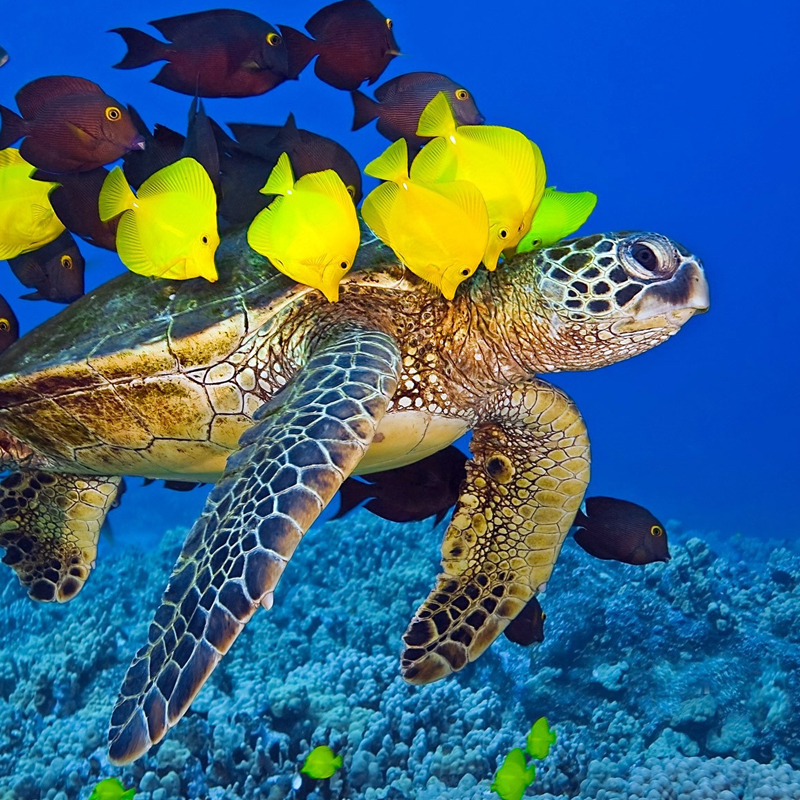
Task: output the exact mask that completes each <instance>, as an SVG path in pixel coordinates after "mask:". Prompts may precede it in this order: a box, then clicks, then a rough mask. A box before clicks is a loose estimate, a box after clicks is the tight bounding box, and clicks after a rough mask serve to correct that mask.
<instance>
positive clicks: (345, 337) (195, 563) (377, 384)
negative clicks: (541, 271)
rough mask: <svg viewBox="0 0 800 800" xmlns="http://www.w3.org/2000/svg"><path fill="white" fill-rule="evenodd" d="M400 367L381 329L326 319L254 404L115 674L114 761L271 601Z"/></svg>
mask: <svg viewBox="0 0 800 800" xmlns="http://www.w3.org/2000/svg"><path fill="white" fill-rule="evenodd" d="M400 368H401V363H400V353H399V350H398V347H397V344H396V343H395V341H394V340H393V339H392V338H391V337H389V336H388V335H386V334H384V333H381V332H378V331H374V330H367V329H365V328H362V327H360V326H358V325H354V324H348V323H344V324H341V325H338V326H332V327H331V328H330V329H329V330H328V331H326V332H325V334H324V335H323V336H322V337H321V339H320V341H319V343H318V344H316V346H315V347H314V348H313V350H312V352H311V355H310V357H309V359H308V361H307V362H306V364H305V365H304V366H303V367H302V368H301V369H300V370H298V372H297V373H296V374H295V375H294V377H293V378H292V380H291V381H290V382H289V383H288V384H287V385H286V386H285V387H284V388H283V389H282V390H281V392H280V393H279V394H278V395H277V396H275V397H273V398H272V400H271V401H270V402H268V403H266V404H265V405H264V406H262V407H261V408H260V409H259V410H258V411H257V412H256V413H255V415H254V420H255V424H254V425H253V427H251V428H250V429H248V430H247V431H246V432H245V433H244V434H243V436H242V437H241V439H240V440H239V448H240V449H239V450H238V451H237V452H235V453H233V454H232V455H231V456H230V457H229V458H228V461H227V464H226V466H225V471H224V472H223V475H222V478H221V479H220V481H219V483H218V484H217V485H216V487H215V488H214V489H213V490H212V492H211V494H210V495H209V497H208V500H207V501H206V505H205V508H204V509H203V513H202V515H201V516H200V518H199V519H198V520H197V522H196V523H195V524H194V527H193V528H192V530H191V531H190V532H189V535H188V537H187V538H186V542H185V543H184V546H183V549H182V551H181V554H180V556H179V557H178V561H177V563H176V564H175V567H174V570H173V573H172V576H171V578H170V581H169V585H168V586H167V589H166V591H165V592H164V596H163V598H162V601H161V606H160V607H159V609H158V611H157V612H156V615H155V618H154V621H153V624H152V625H151V626H150V632H149V636H148V642H147V644H146V645H145V646H144V647H143V648H141V649H140V650H139V651H138V653H137V654H136V656H135V657H134V659H133V662H132V664H131V666H130V667H129V669H128V672H127V674H126V676H125V680H124V682H123V684H122V688H121V690H120V695H119V698H118V700H117V704H116V706H115V708H114V713H113V715H112V717H111V728H110V731H109V743H110V744H109V757H110V759H111V761H112V762H113V763H115V764H127V763H129V762H131V761H133V760H134V759H136V758H138V757H139V756H141V755H143V754H144V753H145V752H146V751H147V750H148V749H149V748H150V746H151V745H153V744H155V743H156V742H158V741H160V740H161V739H162V738H163V737H164V735H165V734H166V732H167V730H168V729H169V728H171V727H172V726H173V725H175V724H176V723H177V722H178V721H179V720H180V719H181V717H182V716H183V715H184V714H185V713H186V710H187V709H188V708H189V705H190V704H191V702H192V700H193V699H194V697H195V696H196V695H197V693H198V692H199V691H200V689H201V687H202V686H203V684H204V683H205V681H206V679H207V678H208V677H209V675H210V674H211V673H212V672H213V670H214V668H215V667H216V665H217V663H218V662H219V660H220V659H221V658H222V657H223V656H224V655H225V653H227V652H228V650H229V649H230V647H231V645H232V644H233V642H234V640H235V639H236V637H237V636H238V635H239V633H240V632H241V630H242V629H243V628H244V626H245V624H246V623H247V622H248V620H249V619H250V618H251V617H252V615H253V614H254V613H255V611H256V609H258V608H259V606H261V605H264V606H265V607H268V606H269V605H270V603H271V601H272V598H273V592H274V590H275V587H276V586H277V584H278V581H279V580H280V577H281V575H282V573H283V570H284V569H285V567H286V565H287V563H288V562H289V560H290V559H291V557H292V555H293V553H294V550H295V548H296V547H297V545H298V544H299V543H300V540H301V539H302V538H303V535H304V534H305V532H306V531H307V530H308V528H309V527H310V526H311V524H312V523H313V522H314V520H315V519H316V518H317V516H318V515H319V513H320V512H321V511H322V509H323V508H324V507H325V506H326V505H327V504H328V502H330V500H331V499H332V498H333V496H334V494H335V493H336V492H337V490H338V489H339V487H340V486H341V484H342V482H343V481H344V480H345V478H347V476H348V475H349V474H350V473H351V472H352V471H353V470H354V469H355V467H356V466H357V465H358V463H359V461H360V460H361V458H362V457H363V455H364V454H365V453H366V451H367V449H368V448H369V446H370V444H371V442H372V437H373V436H374V434H375V431H376V430H377V427H378V425H379V423H380V420H381V419H382V417H383V415H384V413H385V411H386V408H387V406H388V404H389V400H390V399H391V397H392V395H393V394H394V391H395V388H396V386H397V381H398V379H399V373H400ZM212 578H214V580H213V582H212Z"/></svg>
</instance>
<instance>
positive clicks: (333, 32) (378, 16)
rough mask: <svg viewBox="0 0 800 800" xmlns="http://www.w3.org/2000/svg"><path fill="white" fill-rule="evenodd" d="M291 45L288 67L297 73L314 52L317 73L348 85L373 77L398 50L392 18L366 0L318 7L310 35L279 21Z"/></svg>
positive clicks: (336, 83)
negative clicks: (310, 37)
mask: <svg viewBox="0 0 800 800" xmlns="http://www.w3.org/2000/svg"><path fill="white" fill-rule="evenodd" d="M279 27H280V29H281V33H283V37H284V40H285V41H286V46H287V47H288V48H289V73H290V75H291V76H292V77H293V78H295V77H297V76H298V75H299V74H300V73H301V72H302V71H303V70H304V69H305V68H306V66H307V65H308V63H309V61H311V59H312V58H314V56H318V58H317V62H316V64H315V65H314V72H315V73H316V75H317V77H318V78H319V79H320V80H322V81H325V83H328V84H330V85H331V86H334V87H336V88H337V89H345V90H347V91H352V90H353V89H358V87H359V86H361V84H362V83H363V82H364V81H369V83H371V84H372V83H375V81H376V80H378V78H380V76H381V75H382V74H383V71H384V70H385V69H386V67H387V66H388V65H389V62H390V61H391V60H392V59H393V58H394V57H395V56H397V55H400V47H399V45H398V44H397V41H396V40H395V38H394V32H393V30H392V27H393V26H392V21H391V20H390V19H389V18H388V17H386V16H385V15H384V14H382V13H381V12H380V11H378V9H377V8H375V6H374V5H372V3H370V2H368V0H342V2H339V3H333V4H331V5H329V6H325V8H323V9H321V10H320V11H318V12H317V13H316V14H314V16H313V17H311V19H310V20H309V21H308V22H307V23H306V30H307V31H308V32H309V33H310V34H311V35H312V36H313V37H314V38H313V39H309V37H308V36H306V35H305V34H304V33H302V32H301V31H298V30H295V29H294V28H290V27H288V26H287V25H280V26H279Z"/></svg>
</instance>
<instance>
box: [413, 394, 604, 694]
mask: <svg viewBox="0 0 800 800" xmlns="http://www.w3.org/2000/svg"><path fill="white" fill-rule="evenodd" d="M470 449H471V450H472V454H473V457H472V460H471V461H467V477H466V480H465V481H464V483H463V484H462V487H461V496H460V497H459V500H458V504H457V505H456V509H455V511H454V513H453V518H452V521H451V522H450V525H449V526H448V528H447V531H446V533H445V537H444V542H443V544H442V567H443V570H444V571H443V574H440V575H439V576H438V578H437V582H436V586H435V587H434V589H433V591H432V592H431V593H430V595H429V596H428V599H427V600H426V601H425V602H424V603H423V604H422V605H421V606H420V607H419V609H418V610H417V612H416V614H415V615H414V618H413V620H412V621H411V624H410V625H409V626H408V628H407V630H406V632H405V634H404V635H403V644H404V650H403V654H402V661H401V669H402V674H403V677H404V678H405V679H406V680H407V681H408V682H409V683H417V684H421V683H430V682H431V681H435V680H439V679H440V678H444V677H445V676H447V675H449V674H450V673H451V672H456V671H458V670H460V669H462V668H463V667H464V666H466V665H467V664H468V663H469V662H471V661H475V659H477V658H478V657H479V656H480V655H481V654H482V653H483V652H484V651H485V650H486V648H487V647H489V645H490V644H491V643H492V642H493V641H494V640H495V639H496V638H497V637H498V636H499V635H500V634H501V633H502V632H503V630H504V629H505V628H506V626H507V625H508V624H509V623H510V622H511V621H512V620H513V619H515V618H516V617H517V615H518V614H519V613H520V612H521V611H522V610H523V609H524V607H525V605H526V603H528V602H529V601H530V600H531V598H532V597H534V596H535V595H536V594H537V592H539V591H541V587H542V586H543V585H544V584H546V583H547V581H548V579H549V578H550V573H551V571H552V569H553V565H554V564H555V561H556V558H557V557H558V554H559V552H560V550H561V546H562V544H563V543H564V539H565V538H566V536H567V533H568V532H569V528H570V525H571V524H572V520H573V518H574V516H575V511H576V510H577V508H578V507H579V506H580V503H581V500H582V499H583V495H584V492H585V491H586V486H587V484H588V482H589V439H588V436H587V433H586V426H585V425H584V422H583V420H582V418H581V416H580V414H579V413H578V411H577V409H576V408H575V405H574V404H573V403H572V401H571V400H570V399H569V398H568V397H567V396H566V395H565V394H564V393H563V392H561V391H560V390H558V389H556V388H555V387H553V386H551V385H549V384H547V383H545V382H544V381H540V380H533V381H530V382H528V381H520V382H518V383H516V384H511V385H510V386H508V387H506V388H503V389H500V390H499V391H498V392H497V393H496V394H494V395H492V396H491V397H489V398H488V399H487V401H486V402H485V403H484V405H483V408H482V409H481V411H480V421H479V423H478V425H477V426H476V427H475V428H474V430H473V438H472V442H471V444H470ZM556 451H559V453H560V456H559V458H558V460H556V458H555V457H553V458H551V457H550V456H551V454H555V452H556ZM564 452H566V453H568V454H569V457H568V458H563V457H561V456H563V454H564Z"/></svg>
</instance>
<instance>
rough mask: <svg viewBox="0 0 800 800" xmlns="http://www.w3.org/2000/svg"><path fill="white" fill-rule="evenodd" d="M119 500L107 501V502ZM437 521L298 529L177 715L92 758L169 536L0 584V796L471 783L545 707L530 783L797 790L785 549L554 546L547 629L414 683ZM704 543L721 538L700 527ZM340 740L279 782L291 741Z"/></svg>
mask: <svg viewBox="0 0 800 800" xmlns="http://www.w3.org/2000/svg"><path fill="white" fill-rule="evenodd" d="M120 513H124V508H123V511H122V512H120ZM441 532H442V528H439V529H438V530H435V531H434V530H433V529H432V528H431V526H430V524H429V523H419V524H409V525H394V524H391V523H386V522H383V521H381V520H378V519H377V518H375V517H371V516H370V515H369V514H367V513H365V512H358V513H357V514H355V515H353V516H350V517H348V518H347V519H346V520H344V521H339V522H328V523H325V524H320V525H317V526H315V527H314V528H313V529H312V530H311V531H310V532H309V534H308V535H307V536H306V539H305V540H304V542H303V543H302V545H301V546H300V548H299V549H298V553H297V555H296V556H295V558H294V559H293V560H292V562H291V564H290V565H289V567H288V568H287V570H286V573H285V575H284V577H283V579H282V581H281V584H280V586H279V588H278V591H277V592H276V600H275V606H274V608H273V609H272V610H271V611H270V612H269V613H267V612H259V613H258V614H257V615H256V617H255V618H254V619H253V621H252V622H251V623H250V624H249V625H248V626H247V628H246V629H245V631H244V632H243V633H242V635H241V636H240V638H239V640H238V641H237V642H236V644H235V645H234V647H233V648H232V650H231V652H230V653H229V654H228V655H227V656H226V658H225V659H224V660H223V662H222V664H221V665H220V667H219V668H218V669H217V670H216V672H215V673H214V675H213V676H212V678H211V680H210V681H209V684H208V685H207V686H206V687H205V688H204V689H203V691H202V692H201V694H200V695H199V697H198V698H197V700H196V702H195V703H194V705H193V707H192V709H191V711H190V712H189V714H188V715H187V717H186V718H185V719H184V720H183V721H181V722H180V723H179V724H178V725H177V726H176V727H175V728H174V729H173V730H172V731H171V732H170V733H169V734H168V735H167V737H166V739H165V740H164V741H163V742H162V743H161V744H160V745H159V746H158V747H155V748H153V750H152V751H151V752H150V753H149V754H148V755H147V756H146V757H145V758H143V759H140V760H139V761H137V762H135V763H134V764H132V765H131V766H129V767H127V768H125V769H117V768H114V767H111V766H110V765H109V764H108V761H107V758H106V756H105V749H104V747H105V731H106V726H107V723H108V719H109V716H110V713H111V707H112V703H113V701H114V699H115V696H116V692H117V689H118V687H119V684H120V681H121V679H122V675H123V673H124V670H125V667H126V666H127V664H128V662H129V660H130V658H131V656H132V654H133V652H134V651H135V649H136V648H137V647H138V646H139V644H140V643H141V642H143V641H144V640H145V638H146V633H147V624H148V622H149V620H150V617H151V614H152V611H153V609H154V608H155V606H156V604H157V601H158V598H159V595H160V592H161V590H162V588H163V586H164V585H165V584H166V581H167V579H168V575H169V571H170V568H171V565H172V563H173V560H174V558H175V556H176V553H177V549H178V547H179V546H180V542H181V539H182V537H183V535H184V534H185V531H183V530H173V531H169V532H168V533H167V534H166V535H165V536H164V538H163V540H162V542H161V544H160V545H159V547H158V548H154V549H153V550H152V551H149V552H142V551H140V550H138V549H136V548H134V547H122V546H116V547H114V548H111V547H109V546H108V544H107V543H104V548H103V549H104V550H105V551H106V552H105V553H104V554H103V555H102V558H101V559H100V561H99V563H98V566H97V569H96V571H95V574H93V575H92V577H91V578H90V580H89V582H88V583H87V586H86V587H85V589H84V590H83V591H82V592H81V594H80V595H79V596H78V597H77V598H76V599H75V600H74V601H72V602H70V603H68V604H66V605H63V606H57V605H53V606H50V605H36V604H34V603H32V602H31V601H30V600H28V599H27V597H25V595H24V592H23V590H22V589H21V588H20V587H19V586H18V585H17V584H16V581H15V580H14V579H13V577H12V576H11V575H10V573H9V574H8V575H7V578H6V581H5V586H4V589H3V590H2V592H1V593H0V596H1V597H0V599H1V600H2V602H1V603H0V800H40V798H44V799H46V800H73V799H74V798H81V800H85V798H87V797H88V796H89V794H90V792H91V789H92V787H93V786H94V785H95V784H96V783H97V782H98V781H99V780H100V779H101V778H103V777H108V776H112V775H118V776H119V777H120V778H121V779H122V780H123V782H124V783H125V785H126V786H135V787H136V790H137V794H136V800H167V799H168V798H209V800H223V798H224V799H225V800H228V799H229V798H230V800H237V799H238V798H241V799H242V800H281V799H282V798H287V800H301V799H302V798H310V799H311V800H323V798H325V799H326V800H339V799H343V798H348V800H362V798H363V800H383V799H384V798H387V799H389V800H392V799H394V800H405V799H406V798H418V800H451V799H452V800H456V798H457V799H458V800H470V799H474V800H477V799H478V798H490V797H495V795H494V794H492V793H491V792H490V791H489V784H490V783H491V779H492V776H493V774H494V771H495V770H496V768H497V766H498V764H499V763H500V762H501V760H502V759H503V757H504V756H505V754H506V753H507V752H508V751H509V749H511V748H512V747H515V746H522V745H523V744H524V737H525V734H526V733H527V731H528V729H529V728H530V725H531V723H532V721H533V720H535V719H536V718H537V717H539V716H543V715H546V716H547V717H548V718H549V719H550V721H551V723H552V724H553V725H554V727H555V728H556V729H557V731H558V742H557V744H556V746H555V747H553V749H552V751H551V754H550V756H549V757H548V758H547V759H546V760H545V761H543V762H542V763H541V765H540V766H539V768H538V775H537V778H536V781H535V783H534V784H533V785H532V786H531V787H530V788H529V789H528V792H527V794H526V796H530V797H540V798H543V799H544V800H567V798H578V799H579V800H628V799H629V798H642V799H643V800H701V799H703V798H716V799H717V800H751V799H752V800H756V798H773V800H793V799H795V800H800V733H799V732H798V727H797V724H796V721H797V719H799V718H800V678H798V677H797V676H798V675H800V625H798V621H800V616H799V615H798V611H799V610H800V555H798V554H797V553H796V552H793V551H791V550H790V549H787V546H785V545H781V544H780V543H776V542H772V543H765V542H761V541H756V540H744V539H738V540H736V541H734V542H732V543H731V544H730V546H726V547H725V549H724V553H723V548H722V547H721V546H718V545H717V544H716V543H715V544H714V545H713V549H712V547H710V546H709V544H708V543H707V542H708V541H710V542H713V541H714V540H713V538H709V539H708V540H707V541H706V540H705V539H706V537H702V538H701V537H700V536H697V535H692V534H690V533H681V532H680V531H679V530H678V529H677V528H676V526H675V525H672V526H671V530H670V536H671V542H672V548H671V549H672V553H673V558H672V560H671V561H670V562H669V564H666V565H664V564H654V565H650V566H647V567H644V568H639V567H631V566H627V565H623V564H617V563H613V562H601V561H597V560H594V559H592V558H590V557H589V556H588V555H587V554H586V553H584V552H583V551H581V550H580V549H579V548H578V547H577V546H576V545H575V544H574V543H573V542H571V541H569V542H567V544H566V545H565V548H564V551H563V553H562V556H561V558H560V559H559V562H558V564H557V566H556V570H555V572H554V574H553V578H552V580H551V582H550V585H549V587H548V590H547V592H546V593H545V594H544V595H543V596H542V598H541V600H542V605H543V607H544V609H545V611H546V612H547V615H548V617H547V623H546V628H545V633H546V636H545V641H544V643H542V644H541V645H538V646H533V647H531V648H528V649H524V648H521V647H519V646H517V645H514V644H512V643H511V642H508V641H507V640H505V639H502V640H500V641H498V642H497V643H496V644H495V645H493V646H492V647H491V648H490V650H489V651H487V653H486V654H485V655H484V656H483V657H482V658H481V659H480V660H479V661H478V662H476V663H475V664H474V665H472V666H470V667H468V668H467V669H465V670H464V671H463V672H462V673H460V674H458V675H456V676H454V677H451V678H450V679H448V680H445V681H443V682H439V683H436V684H432V685H429V686H424V687H412V686H408V685H406V684H405V683H404V682H403V681H402V680H401V678H400V677H399V671H398V651H399V644H400V637H401V635H402V633H403V631H404V630H405V626H406V624H407V622H408V620H409V619H410V616H411V614H412V612H413V610H414V609H415V608H416V606H417V604H418V603H419V602H421V600H422V599H423V598H424V597H425V596H426V594H427V592H428V589H429V587H430V585H431V584H432V582H433V580H434V576H435V574H436V572H437V570H438V557H439V542H440V538H441ZM720 544H722V543H720ZM319 744H329V745H331V746H332V747H333V748H334V750H336V751H337V752H341V753H342V755H343V757H344V765H343V768H342V769H341V770H340V771H339V772H337V773H336V775H334V777H333V778H332V779H330V780H329V781H312V780H310V779H308V778H305V777H304V778H303V782H302V783H301V785H300V786H299V787H297V786H295V787H294V788H293V779H295V778H296V777H297V776H298V773H299V768H300V766H301V765H302V763H303V760H304V758H305V756H306V755H307V754H308V752H309V751H310V750H311V749H312V748H313V747H315V746H316V745H319Z"/></svg>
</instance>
